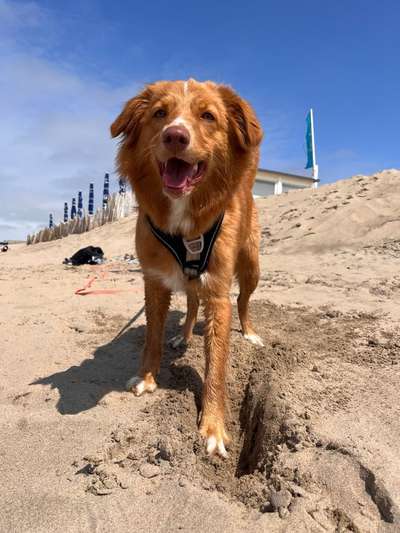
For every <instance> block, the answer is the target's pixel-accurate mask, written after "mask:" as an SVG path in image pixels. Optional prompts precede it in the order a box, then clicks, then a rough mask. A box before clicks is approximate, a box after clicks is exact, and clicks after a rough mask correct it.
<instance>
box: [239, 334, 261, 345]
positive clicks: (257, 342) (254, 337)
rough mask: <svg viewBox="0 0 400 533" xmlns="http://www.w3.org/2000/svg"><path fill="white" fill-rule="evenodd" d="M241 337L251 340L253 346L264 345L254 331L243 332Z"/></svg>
mask: <svg viewBox="0 0 400 533" xmlns="http://www.w3.org/2000/svg"><path fill="white" fill-rule="evenodd" d="M243 337H244V338H245V339H246V341H249V342H251V344H254V346H261V347H264V343H263V341H262V339H261V337H259V336H258V335H256V334H255V333H245V334H244V335H243Z"/></svg>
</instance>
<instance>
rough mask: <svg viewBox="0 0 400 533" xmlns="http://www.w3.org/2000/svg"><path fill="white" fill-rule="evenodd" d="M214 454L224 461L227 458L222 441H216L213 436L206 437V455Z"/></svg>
mask: <svg viewBox="0 0 400 533" xmlns="http://www.w3.org/2000/svg"><path fill="white" fill-rule="evenodd" d="M215 453H217V454H218V455H220V456H221V457H223V458H224V459H226V458H227V457H228V452H227V451H226V448H225V445H224V441H223V440H222V439H219V440H217V438H216V437H214V435H211V437H208V439H207V454H208V455H214V454H215Z"/></svg>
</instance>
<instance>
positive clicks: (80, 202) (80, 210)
mask: <svg viewBox="0 0 400 533" xmlns="http://www.w3.org/2000/svg"><path fill="white" fill-rule="evenodd" d="M82 215H83V198H82V191H79V192H78V217H79V218H82Z"/></svg>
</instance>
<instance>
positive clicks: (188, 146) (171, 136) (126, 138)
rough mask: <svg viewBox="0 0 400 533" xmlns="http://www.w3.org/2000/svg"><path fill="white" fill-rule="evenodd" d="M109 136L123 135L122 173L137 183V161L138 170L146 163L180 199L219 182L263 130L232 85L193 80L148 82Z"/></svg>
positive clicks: (169, 193) (249, 150) (169, 192)
mask: <svg viewBox="0 0 400 533" xmlns="http://www.w3.org/2000/svg"><path fill="white" fill-rule="evenodd" d="M111 135H112V136H113V137H118V136H121V137H122V146H121V149H120V154H119V167H120V172H121V173H122V174H123V175H125V176H127V177H128V178H129V179H130V180H131V181H132V183H133V185H135V176H134V175H132V174H135V172H134V171H132V168H133V166H132V165H135V163H133V162H134V161H136V166H135V168H136V169H139V168H141V169H143V164H144V162H146V167H147V168H148V167H149V166H150V167H151V173H152V174H153V176H157V180H158V182H159V185H160V186H161V188H162V191H163V192H164V193H165V194H166V195H167V196H169V197H171V198H179V197H182V196H187V195H190V194H192V193H194V192H195V191H196V190H197V189H199V188H200V187H201V186H202V184H205V183H207V182H208V181H209V180H214V187H216V186H217V187H218V186H221V185H222V183H220V184H219V185H218V184H217V183H215V181H216V180H218V177H219V176H226V175H228V174H230V173H232V171H231V169H232V167H233V166H234V165H235V164H236V163H237V161H238V160H239V159H241V160H243V159H246V158H247V157H248V156H249V154H250V153H252V152H253V153H254V150H256V149H257V147H258V145H259V144H260V142H261V139H262V130H261V127H260V124H259V122H258V120H257V118H256V116H255V114H254V111H253V110H252V108H251V106H250V105H249V104H248V103H247V102H246V101H245V100H243V99H242V98H240V97H239V96H238V95H237V94H236V93H235V92H234V91H233V90H232V89H231V88H229V87H227V86H224V85H217V84H215V83H212V82H204V83H200V82H197V81H195V80H192V79H190V80H188V81H185V82H184V81H162V82H157V83H154V84H152V85H149V86H147V87H146V88H145V89H144V90H143V91H142V92H141V93H140V94H138V95H137V96H135V97H134V98H132V99H131V100H129V101H128V102H127V103H126V105H125V107H124V109H123V110H122V113H121V114H120V115H119V116H118V117H117V119H116V120H115V122H114V123H113V124H112V126H111ZM141 177H142V176H141ZM222 181H224V180H222ZM153 184H154V183H153ZM149 186H150V183H149Z"/></svg>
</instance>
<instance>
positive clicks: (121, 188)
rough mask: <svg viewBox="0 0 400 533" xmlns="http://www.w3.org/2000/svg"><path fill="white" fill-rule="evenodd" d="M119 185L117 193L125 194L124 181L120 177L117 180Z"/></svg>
mask: <svg viewBox="0 0 400 533" xmlns="http://www.w3.org/2000/svg"><path fill="white" fill-rule="evenodd" d="M118 185H119V194H125V193H126V181H125V180H123V179H122V178H119V180H118Z"/></svg>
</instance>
